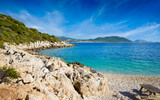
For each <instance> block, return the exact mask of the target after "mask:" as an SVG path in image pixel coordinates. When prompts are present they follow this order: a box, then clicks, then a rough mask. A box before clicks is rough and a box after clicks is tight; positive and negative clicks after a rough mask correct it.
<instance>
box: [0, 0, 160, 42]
mask: <svg viewBox="0 0 160 100" xmlns="http://www.w3.org/2000/svg"><path fill="white" fill-rule="evenodd" d="M0 13H2V14H7V15H10V16H12V17H13V18H15V19H17V20H19V21H22V22H23V23H24V24H26V26H27V27H33V28H37V29H38V30H39V31H41V32H45V33H48V34H51V35H56V36H67V37H72V38H78V39H88V38H96V37H104V36H121V37H126V38H129V39H131V40H136V39H144V40H148V41H160V0H1V1H0Z"/></svg>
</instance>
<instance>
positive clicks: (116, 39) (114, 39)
mask: <svg viewBox="0 0 160 100" xmlns="http://www.w3.org/2000/svg"><path fill="white" fill-rule="evenodd" d="M88 41H93V42H94V41H95V42H132V41H131V40H129V39H127V38H124V37H118V36H110V37H98V38H95V39H89V40H88Z"/></svg>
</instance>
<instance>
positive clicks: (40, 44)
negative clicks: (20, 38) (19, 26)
mask: <svg viewBox="0 0 160 100" xmlns="http://www.w3.org/2000/svg"><path fill="white" fill-rule="evenodd" d="M4 46H5V47H8V46H9V47H10V46H11V45H9V43H4ZM13 46H14V47H16V48H18V49H22V50H30V51H37V50H44V49H48V48H64V47H74V46H76V45H73V44H69V43H67V42H54V43H53V42H49V41H37V42H34V43H32V42H30V43H28V44H19V45H16V44H12V47H13Z"/></svg>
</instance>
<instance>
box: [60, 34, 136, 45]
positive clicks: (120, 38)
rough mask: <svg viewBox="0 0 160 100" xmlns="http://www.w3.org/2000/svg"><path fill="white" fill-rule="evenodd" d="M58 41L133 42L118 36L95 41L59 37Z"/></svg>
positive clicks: (93, 40)
mask: <svg viewBox="0 0 160 100" xmlns="http://www.w3.org/2000/svg"><path fill="white" fill-rule="evenodd" d="M57 38H58V39H60V40H62V41H66V42H107V43H108V42H109V43H110V42H115V43H119V42H120V43H121V42H123V43H125V42H126V43H128V42H133V41H131V40H129V39H127V38H124V37H118V36H109V37H98V38H95V39H74V38H69V37H64V36H62V37H60V36H57Z"/></svg>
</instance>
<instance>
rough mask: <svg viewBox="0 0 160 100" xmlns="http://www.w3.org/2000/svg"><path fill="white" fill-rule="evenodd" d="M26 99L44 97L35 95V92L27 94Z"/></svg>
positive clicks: (36, 99)
mask: <svg viewBox="0 0 160 100" xmlns="http://www.w3.org/2000/svg"><path fill="white" fill-rule="evenodd" d="M25 100H42V99H41V96H35V95H33V94H27V96H26V99H25Z"/></svg>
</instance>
